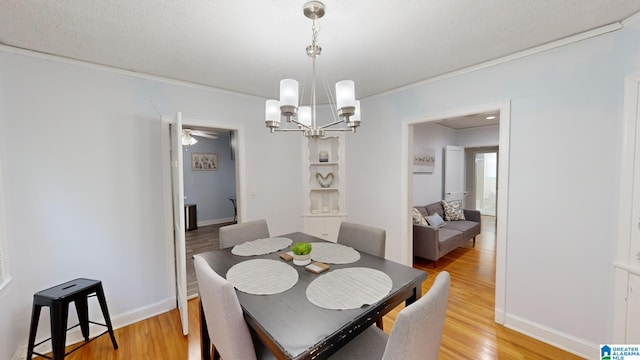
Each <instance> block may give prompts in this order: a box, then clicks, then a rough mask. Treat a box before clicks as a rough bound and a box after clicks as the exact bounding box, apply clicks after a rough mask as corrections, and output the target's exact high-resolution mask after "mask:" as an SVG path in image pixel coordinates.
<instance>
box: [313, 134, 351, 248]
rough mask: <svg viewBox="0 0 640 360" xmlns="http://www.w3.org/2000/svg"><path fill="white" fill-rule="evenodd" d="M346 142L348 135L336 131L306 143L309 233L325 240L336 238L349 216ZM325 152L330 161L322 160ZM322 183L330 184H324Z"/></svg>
mask: <svg viewBox="0 0 640 360" xmlns="http://www.w3.org/2000/svg"><path fill="white" fill-rule="evenodd" d="M343 142H344V136H343V135H341V134H336V135H331V136H326V137H323V138H316V139H314V138H310V139H309V140H308V141H307V142H306V143H305V144H304V145H303V146H304V148H303V154H304V156H303V161H304V163H303V165H304V166H303V169H304V172H305V173H304V179H305V182H304V186H303V191H304V213H303V216H304V217H305V232H307V233H309V234H311V235H316V236H320V237H322V238H325V239H333V238H334V237H335V236H334V235H336V234H337V229H338V228H339V227H340V223H341V222H342V221H344V220H346V216H347V214H346V213H345V205H344V204H345V201H344V143H343ZM321 152H322V153H323V154H324V153H325V152H326V153H327V154H328V161H327V162H320V161H319V159H320V153H321ZM317 174H320V175H319V176H318V175H317ZM329 174H331V176H329ZM328 179H332V181H327V180H328ZM322 184H324V185H329V187H322ZM334 240H335V239H334Z"/></svg>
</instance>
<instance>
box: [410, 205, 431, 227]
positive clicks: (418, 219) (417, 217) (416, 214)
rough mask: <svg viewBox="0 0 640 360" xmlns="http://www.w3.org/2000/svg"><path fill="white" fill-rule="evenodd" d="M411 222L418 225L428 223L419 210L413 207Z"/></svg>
mask: <svg viewBox="0 0 640 360" xmlns="http://www.w3.org/2000/svg"><path fill="white" fill-rule="evenodd" d="M413 223H414V224H419V225H429V223H427V220H426V219H425V218H424V215H422V213H421V212H420V210H418V209H416V208H413Z"/></svg>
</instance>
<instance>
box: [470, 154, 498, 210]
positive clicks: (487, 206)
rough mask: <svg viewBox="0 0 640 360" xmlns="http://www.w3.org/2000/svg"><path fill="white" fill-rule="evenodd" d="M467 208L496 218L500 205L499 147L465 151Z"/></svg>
mask: <svg viewBox="0 0 640 360" xmlns="http://www.w3.org/2000/svg"><path fill="white" fill-rule="evenodd" d="M465 153H466V155H465V160H466V184H467V189H469V201H468V202H467V208H468V209H472V210H479V211H480V213H481V214H482V215H487V216H496V214H497V203H498V159H499V157H498V154H499V151H498V147H497V146H492V147H474V148H466V149H465Z"/></svg>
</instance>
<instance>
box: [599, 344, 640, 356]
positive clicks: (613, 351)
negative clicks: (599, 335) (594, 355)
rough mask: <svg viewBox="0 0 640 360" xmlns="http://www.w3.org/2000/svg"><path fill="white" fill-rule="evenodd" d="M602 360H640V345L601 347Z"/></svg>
mask: <svg viewBox="0 0 640 360" xmlns="http://www.w3.org/2000/svg"><path fill="white" fill-rule="evenodd" d="M600 360H640V344H638V345H600Z"/></svg>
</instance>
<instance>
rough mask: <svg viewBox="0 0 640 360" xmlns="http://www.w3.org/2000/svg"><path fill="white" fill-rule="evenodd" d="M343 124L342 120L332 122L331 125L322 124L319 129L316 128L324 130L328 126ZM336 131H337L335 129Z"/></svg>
mask: <svg viewBox="0 0 640 360" xmlns="http://www.w3.org/2000/svg"><path fill="white" fill-rule="evenodd" d="M343 122H345V121H344V120H336V121H334V122H332V123H329V124H324V125H322V126H320V127H318V128H319V129H326V128H328V127H329V126H333V125H338V124H340V123H343ZM326 130H331V129H326ZM336 130H337V129H336Z"/></svg>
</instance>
